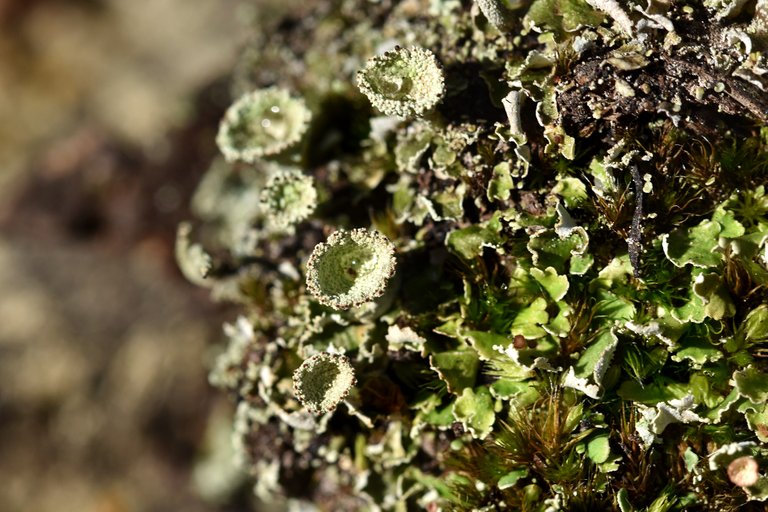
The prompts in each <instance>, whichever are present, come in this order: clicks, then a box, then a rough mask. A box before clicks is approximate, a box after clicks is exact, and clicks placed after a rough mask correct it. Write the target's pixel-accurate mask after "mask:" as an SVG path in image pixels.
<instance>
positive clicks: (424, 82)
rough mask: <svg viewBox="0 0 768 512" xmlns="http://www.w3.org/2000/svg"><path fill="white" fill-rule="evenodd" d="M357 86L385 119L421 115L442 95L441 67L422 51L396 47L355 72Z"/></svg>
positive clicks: (430, 54)
mask: <svg viewBox="0 0 768 512" xmlns="http://www.w3.org/2000/svg"><path fill="white" fill-rule="evenodd" d="M357 86H358V87H359V88H360V90H361V91H362V92H363V94H365V95H366V96H367V97H368V99H369V100H370V102H371V104H372V105H373V106H374V107H376V108H377V109H379V110H380V111H382V112H383V113H384V114H386V115H388V116H397V117H400V118H408V117H415V116H421V115H423V114H424V113H426V112H427V111H429V110H431V109H433V108H434V107H435V106H436V105H437V104H438V103H439V102H440V100H441V99H442V98H443V94H444V93H445V77H444V75H443V68H442V66H440V63H439V62H438V61H437V58H436V57H435V54H434V53H432V52H431V51H429V50H425V49H424V48H418V47H412V48H400V47H397V48H395V49H394V50H392V51H389V52H386V53H385V54H383V55H379V56H376V57H372V58H371V59H369V60H368V62H367V63H366V65H365V68H363V69H362V70H360V71H359V72H358V73H357Z"/></svg>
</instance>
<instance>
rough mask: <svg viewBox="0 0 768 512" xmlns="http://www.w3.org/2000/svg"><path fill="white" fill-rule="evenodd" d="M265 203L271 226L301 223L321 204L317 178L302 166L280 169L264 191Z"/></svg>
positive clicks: (271, 177) (263, 203) (278, 227)
mask: <svg viewBox="0 0 768 512" xmlns="http://www.w3.org/2000/svg"><path fill="white" fill-rule="evenodd" d="M261 204H262V206H263V207H264V209H265V210H266V213H267V220H268V222H269V224H270V226H272V227H274V228H277V229H285V228H287V227H288V226H292V225H294V224H297V223H299V222H301V221H303V220H304V219H306V218H307V217H309V216H310V215H312V212H314V211H315V207H316V206H317V190H316V189H315V185H314V180H313V179H312V177H311V176H307V175H305V174H304V173H302V172H301V171H300V170H298V169H279V170H278V171H276V172H275V173H274V174H273V175H272V176H270V178H269V180H268V181H267V184H266V186H265V187H264V190H262V191H261Z"/></svg>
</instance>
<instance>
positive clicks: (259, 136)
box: [216, 87, 312, 163]
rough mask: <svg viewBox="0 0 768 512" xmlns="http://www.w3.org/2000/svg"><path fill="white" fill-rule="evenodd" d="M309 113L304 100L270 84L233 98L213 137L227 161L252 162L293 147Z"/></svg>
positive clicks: (304, 127)
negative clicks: (235, 99)
mask: <svg viewBox="0 0 768 512" xmlns="http://www.w3.org/2000/svg"><path fill="white" fill-rule="evenodd" d="M311 118H312V114H311V112H310V111H309V109H308V108H307V106H306V104H305V103H304V100H303V99H300V98H292V97H291V95H290V94H289V93H288V91H286V90H285V89H280V88H277V87H270V88H267V89H259V90H256V91H252V92H249V93H247V94H244V95H243V96H241V97H240V98H239V99H238V100H237V101H235V102H234V103H233V104H232V105H231V106H230V107H229V109H227V112H226V113H225V114H224V118H223V119H222V120H221V124H220V125H219V132H218V135H217V136H216V144H218V146H219V149H220V150H221V152H222V154H223V155H224V158H226V159H227V161H230V162H234V161H243V162H248V163H253V162H255V161H256V160H257V159H259V158H262V157H265V156H271V155H276V154H278V153H280V152H282V151H284V150H285V149H287V148H289V147H291V146H293V145H294V144H296V143H297V142H298V141H299V140H301V137H302V136H303V135H304V133H305V132H306V131H307V128H308V126H309V121H310V119H311Z"/></svg>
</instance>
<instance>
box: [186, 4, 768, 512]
mask: <svg viewBox="0 0 768 512" xmlns="http://www.w3.org/2000/svg"><path fill="white" fill-rule="evenodd" d="M767 17H768V6H767V5H766V3H765V2H762V1H758V2H752V3H745V2H704V3H696V2H694V3H688V4H685V5H683V4H682V3H675V2H671V3H667V2H651V3H650V4H649V3H647V2H635V1H630V2H623V3H621V2H613V1H597V0H595V1H585V0H533V1H521V2H492V1H482V2H480V1H478V2H477V4H476V5H475V4H467V3H461V2H455V1H436V2H431V3H430V4H429V6H428V7H426V6H425V7H423V8H419V9H414V8H413V4H409V3H401V4H397V5H393V4H390V3H387V2H383V3H377V4H370V3H366V2H360V1H359V0H337V1H333V2H330V3H329V4H328V5H327V6H325V7H324V10H323V13H322V15H318V16H305V17H302V18H301V19H297V20H293V22H292V23H288V24H284V25H280V27H279V30H262V31H261V32H260V33H259V36H258V37H257V38H256V42H255V43H254V44H256V45H257V46H256V47H255V48H257V49H258V51H256V50H254V51H248V52H246V53H245V54H244V56H243V60H242V62H241V64H240V66H239V67H238V69H237V70H236V76H235V78H236V79H235V90H237V91H240V92H242V91H248V90H255V91H257V93H254V94H257V95H258V94H261V92H258V91H264V90H271V91H278V90H279V91H286V92H281V93H280V94H281V95H282V96H284V97H285V98H288V99H286V101H289V100H290V102H294V103H292V104H295V105H302V108H306V109H307V110H308V111H310V112H311V116H310V115H301V116H300V117H301V120H302V121H301V123H298V124H296V126H299V125H301V126H303V124H302V123H306V131H302V130H293V129H292V130H287V131H285V139H284V140H283V142H285V144H282V145H279V144H278V145H279V146H280V149H279V150H274V151H272V150H270V151H264V150H263V149H262V150H260V151H259V152H253V151H252V152H251V153H250V154H249V156H248V157H247V158H244V157H236V158H234V159H235V160H243V161H245V162H248V163H249V164H248V165H244V164H242V163H227V162H224V161H218V162H216V163H215V164H214V165H213V166H212V168H211V171H210V173H209V175H207V176H206V177H205V178H204V179H203V182H202V183H201V188H200V190H199V191H198V193H197V194H196V196H195V204H196V205H201V207H199V208H196V211H198V214H199V215H200V217H201V218H202V219H203V221H204V222H202V223H201V225H200V226H199V229H198V230H197V231H196V232H193V230H192V229H191V226H190V225H189V224H185V225H184V226H183V227H182V229H181V230H180V235H179V248H178V251H177V252H178V255H179V258H180V264H181V267H182V269H184V270H185V274H187V275H188V277H190V278H191V279H193V280H194V281H195V282H196V283H198V284H201V285H204V286H208V287H209V288H210V289H211V291H212V293H213V294H214V296H215V297H217V298H219V299H222V300H230V301H234V302H237V303H239V304H241V305H242V309H243V316H242V318H240V319H239V320H238V322H237V324H236V326H232V325H228V326H227V327H226V329H225V334H226V335H227V338H228V343H229V345H228V348H227V349H226V350H225V351H224V352H223V353H222V355H221V356H220V357H219V358H218V359H217V361H216V363H215V365H214V368H213V370H212V372H211V382H212V383H213V384H214V385H217V386H219V387H221V388H223V389H226V390H228V391H230V392H231V393H232V395H233V396H234V397H235V400H236V402H237V414H236V418H235V422H234V425H235V428H234V429H233V442H234V446H235V447H236V452H237V454H238V460H240V461H241V462H242V463H243V464H244V465H245V467H246V468H247V469H248V470H249V471H250V472H251V474H252V475H253V476H254V477H255V479H256V482H257V483H256V486H255V491H256V494H257V496H258V497H259V499H260V500H262V501H264V502H267V503H279V504H282V506H309V505H310V504H312V505H313V506H315V507H317V508H318V509H320V510H382V509H383V510H409V509H417V508H427V509H430V510H438V509H444V510H497V509H507V510H526V511H552V510H572V511H573V510H620V511H622V512H628V511H642V510H648V511H662V510H663V511H669V510H735V509H740V510H762V509H763V507H764V506H765V501H768V484H766V482H767V481H768V480H766V476H765V474H764V468H765V467H768V450H767V449H766V448H765V443H766V442H768V363H766V361H768V359H766V357H767V356H768V222H766V220H765V217H766V212H768V204H767V203H766V195H765V188H764V185H765V182H766V178H768V127H766V126H765V124H766V122H768V119H767V118H766V112H768V99H766V98H768V96H767V95H766V93H765V91H766V90H768V80H766V76H768V74H766V73H765V69H766V67H767V65H768V61H767V60H766V59H768V57H766V56H767V55H768V38H766V32H765V19H766V18H767ZM299 41H301V44H299ZM396 45H400V46H398V47H397V48H396V49H394V50H391V48H393V47H395V46H396ZM387 49H390V50H389V51H387ZM275 88H279V89H275ZM287 91H289V92H287ZM246 97H249V98H251V100H249V101H252V98H253V97H250V96H246ZM299 98H301V99H299ZM242 101H243V100H240V101H238V102H236V103H235V106H233V107H232V109H234V110H231V111H230V112H239V111H241V109H242ZM297 108H298V107H297ZM239 109H240V110H239ZM298 110H301V108H298ZM255 112H256V110H254V109H251V108H250V107H249V110H248V111H247V113H248V116H251V115H252V114H253V113H255ZM381 113H383V114H384V115H383V116H382V115H381ZM233 115H234V114H231V113H228V114H227V116H226V117H225V119H224V121H223V123H222V132H223V133H240V132H241V129H240V128H237V129H233V128H232V127H233V126H240V124H238V123H234V124H233V119H234V118H233ZM253 115H254V116H255V117H254V119H255V118H256V117H258V116H256V115H255V114H253ZM240 117H242V118H245V115H244V114H243V115H241V116H240ZM248 126H251V125H248ZM248 130H250V128H249V129H248ZM248 130H244V132H248ZM251 131H252V132H253V133H252V135H257V133H256V130H255V129H254V130H251ZM299 132H301V133H299ZM249 133H250V132H249ZM298 138H301V139H302V143H301V144H298ZM256 139H258V137H255V138H254V137H250V138H249V140H256ZM238 140H241V139H238ZM245 140H246V138H242V141H245ZM228 144H229V143H227V144H222V145H221V146H222V150H223V151H224V153H225V156H227V151H228V150H227V149H226V148H227V147H228ZM238 144H239V145H238V147H239V148H240V150H242V149H243V148H244V147H245V145H246V142H238ZM247 144H251V142H248V143H247ZM258 144H261V142H259V143H258ZM259 147H261V146H259ZM230 159H232V158H230ZM289 167H290V168H293V169H294V170H292V171H290V172H289V171H287V170H286V169H288V168H289ZM295 168H298V169H299V170H296V169H295ZM275 173H277V174H275ZM273 176H283V177H284V178H280V179H277V178H274V177H273ZM288 184H290V187H293V188H290V189H288V188H285V187H287V186H288ZM251 197H255V198H257V200H256V203H251V202H250V201H249V198H251ZM258 198H262V199H261V200H258ZM303 202H306V208H304V209H302V208H300V203H303ZM310 203H311V204H310ZM315 203H316V204H315ZM202 206H205V207H204V208H203V207H202ZM288 212H299V213H288ZM286 215H288V216H287V217H286ZM280 216H282V217H280ZM275 218H283V219H284V222H283V224H285V225H288V224H290V229H283V230H276V229H274V222H275V221H274V219H275ZM193 233H194V234H195V235H196V236H197V238H198V239H199V241H196V239H195V238H194V237H193V236H192V235H193ZM340 400H343V401H344V404H345V407H336V404H338V403H339V401H340Z"/></svg>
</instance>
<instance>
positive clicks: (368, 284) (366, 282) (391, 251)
mask: <svg viewBox="0 0 768 512" xmlns="http://www.w3.org/2000/svg"><path fill="white" fill-rule="evenodd" d="M394 272H395V248H394V246H393V245H392V242H390V241H389V240H387V238H386V237H385V236H384V235H382V234H381V233H378V232H376V231H368V230H366V229H353V230H351V231H337V232H335V233H334V234H332V235H331V236H330V237H328V240H326V241H325V242H324V243H321V244H318V245H317V246H316V247H315V248H314V250H313V251H312V254H311V255H310V256H309V261H307V290H308V291H309V293H311V294H312V296H313V297H315V299H317V301H318V302H320V303H321V304H325V305H326V306H329V307H332V308H334V309H349V308H351V307H354V306H359V305H361V304H363V303H364V302H368V301H371V300H373V299H375V298H377V297H379V296H381V295H382V294H383V293H384V290H385V289H386V285H387V281H388V280H389V278H390V277H392V274H394Z"/></svg>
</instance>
